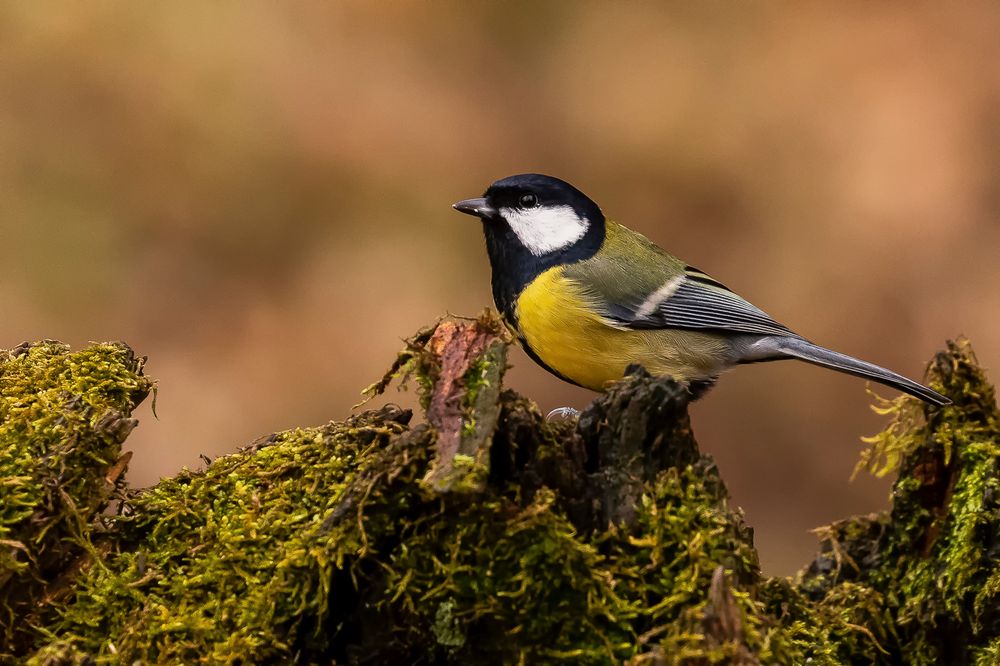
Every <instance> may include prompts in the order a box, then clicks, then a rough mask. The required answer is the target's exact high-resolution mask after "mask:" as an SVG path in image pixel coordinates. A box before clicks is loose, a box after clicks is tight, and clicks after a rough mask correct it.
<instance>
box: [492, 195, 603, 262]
mask: <svg viewBox="0 0 1000 666" xmlns="http://www.w3.org/2000/svg"><path fill="white" fill-rule="evenodd" d="M500 214H501V215H503V218H504V219H505V220H507V224H509V225H510V228H511V231H513V232H514V233H515V234H516V235H517V238H518V240H520V241H521V244H522V245H524V247H526V248H528V251H529V252H531V254H533V255H535V256H536V257H540V256H542V255H543V254H548V253H549V252H554V251H556V250H561V249H563V248H565V247H569V246H570V245H572V244H573V243H575V242H577V241H578V240H580V239H581V238H583V235H584V234H585V233H587V227H588V223H587V221H586V220H584V219H581V218H580V216H578V215H577V214H576V211H574V210H573V207H572V206H542V207H540V208H530V209H528V210H523V209H520V208H501V209H500Z"/></svg>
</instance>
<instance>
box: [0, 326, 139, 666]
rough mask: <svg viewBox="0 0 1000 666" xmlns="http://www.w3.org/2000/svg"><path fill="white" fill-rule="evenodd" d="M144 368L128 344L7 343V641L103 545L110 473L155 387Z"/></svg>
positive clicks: (3, 600) (3, 385)
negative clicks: (63, 574)
mask: <svg viewBox="0 0 1000 666" xmlns="http://www.w3.org/2000/svg"><path fill="white" fill-rule="evenodd" d="M142 365H143V359H137V358H136V357H135V355H134V354H133V353H132V350H131V349H129V348H128V347H127V346H125V345H123V344H120V343H106V344H97V345H93V346H91V347H89V348H87V349H84V350H81V351H77V352H71V351H70V350H69V348H68V347H67V346H65V345H62V344H59V343H57V342H51V341H46V342H42V343H37V344H27V343H25V344H23V345H20V346H19V347H16V348H14V349H12V350H9V351H8V350H0V648H2V647H3V646H9V645H10V644H11V641H13V640H14V638H15V636H14V634H15V632H17V631H22V630H24V629H25V628H26V627H25V622H24V621H25V620H26V619H27V618H26V617H25V616H26V614H27V613H28V612H29V610H30V609H31V605H30V604H31V603H32V601H33V599H34V598H35V597H36V596H37V595H40V594H42V593H43V592H44V590H45V586H44V583H45V581H46V579H47V578H49V577H51V576H52V574H53V572H58V571H59V570H60V569H61V568H63V567H65V566H66V565H67V564H68V563H69V561H70V560H71V559H72V558H73V557H75V556H77V555H78V554H80V553H81V552H82V551H85V550H92V549H93V546H92V545H91V539H90V537H91V533H92V531H93V527H94V526H93V521H94V518H95V516H97V515H98V514H99V512H100V511H101V510H103V508H104V507H105V505H106V504H107V501H108V499H109V497H110V496H111V493H112V491H113V490H114V487H115V483H116V482H117V481H118V478H117V475H116V477H115V478H114V479H111V480H110V481H109V480H107V479H106V478H105V477H106V476H107V475H108V473H109V470H110V469H111V468H112V466H113V465H114V464H115V463H116V462H117V461H118V458H119V455H120V454H121V443H122V441H124V439H125V437H126V436H127V435H128V433H129V432H130V431H131V430H132V428H133V427H134V426H135V423H136V422H135V421H134V420H132V419H130V418H128V417H129V415H130V414H131V412H132V410H133V409H134V407H135V406H136V405H137V404H138V403H139V402H140V401H141V400H142V399H143V398H144V397H145V396H146V394H147V393H148V392H149V391H150V389H151V388H152V384H151V382H150V380H149V379H148V378H146V377H145V376H143V374H142ZM3 652H4V650H3V649H0V653H3Z"/></svg>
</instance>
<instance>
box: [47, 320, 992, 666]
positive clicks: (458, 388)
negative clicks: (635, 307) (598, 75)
mask: <svg viewBox="0 0 1000 666" xmlns="http://www.w3.org/2000/svg"><path fill="white" fill-rule="evenodd" d="M495 338H496V328H495V326H493V324H491V323H490V322H484V321H483V320H480V321H479V322H472V323H465V324H448V325H445V324H442V325H441V326H440V327H438V328H436V329H433V330H430V331H428V332H425V333H424V334H422V335H421V336H420V337H418V338H417V339H415V340H412V341H411V342H410V343H409V345H408V348H407V350H406V352H404V355H405V358H404V361H403V362H404V363H408V364H409V366H408V370H409V371H410V372H412V373H414V374H415V375H417V376H416V379H417V380H418V382H419V383H420V385H421V386H422V387H423V390H424V391H425V392H426V394H425V396H424V398H425V399H424V404H425V406H426V409H427V411H428V423H426V424H421V425H417V426H412V427H411V426H410V425H409V421H410V414H409V412H406V411H403V410H400V409H399V408H396V407H393V406H388V407H385V408H383V409H381V410H378V411H372V412H366V413H364V414H361V415H358V416H355V417H352V418H350V419H348V420H346V421H343V422H337V423H330V424H328V425H326V426H323V427H321V428H311V429H299V430H294V431H289V432H285V433H279V434H277V435H272V436H271V437H269V438H267V439H264V440H261V441H259V442H257V443H255V444H254V445H252V446H250V447H248V448H247V449H244V450H243V451H240V452H239V453H237V454H234V455H232V456H227V457H224V458H220V459H218V460H216V461H214V462H213V463H212V464H211V465H209V466H208V468H207V469H205V470H204V471H200V472H187V471H185V472H183V473H182V474H180V475H178V476H177V477H175V478H173V479H167V480H165V481H163V482H161V483H160V484H159V485H158V486H156V487H155V488H153V489H150V490H148V491H146V492H143V493H138V494H132V495H130V496H129V497H128V498H127V499H126V501H125V503H124V505H123V511H122V513H121V514H120V515H119V516H116V517H114V518H113V519H111V520H110V523H109V525H108V528H107V531H106V534H105V535H104V536H103V538H102V547H101V548H100V549H99V550H95V551H94V552H93V553H92V554H91V558H92V560H93V565H92V566H90V567H84V568H82V569H80V570H79V573H77V574H76V575H75V576H74V577H73V578H72V581H71V583H70V584H69V585H68V589H69V592H68V593H67V594H65V595H63V596H61V597H60V598H59V599H57V600H55V601H54V602H53V603H52V605H53V606H54V608H55V610H56V611H57V612H56V613H55V614H54V615H51V616H50V619H49V621H48V622H47V624H46V625H45V627H44V628H43V629H42V633H41V634H40V635H39V637H38V640H37V641H36V644H35V646H34V648H35V652H34V653H33V655H32V656H31V661H32V662H34V663H37V664H55V663H74V662H83V661H86V660H97V661H98V662H129V663H131V662H136V661H139V662H146V663H153V662H171V663H179V662H181V663H187V662H193V661H212V662H215V661H220V662H243V663H245V662H248V661H250V662H259V661H272V662H286V661H293V660H294V661H297V662H304V663H313V662H316V663H318V662H323V663H330V662H331V661H334V662H336V663H358V664H361V663H390V664H392V663H525V664H527V663H553V662H564V663H574V664H576V663H583V664H587V663H592V664H610V663H623V662H625V663H630V664H657V665H660V664H697V665H701V664H715V663H726V664H802V663H812V664H829V665H833V664H845V663H857V664H865V663H884V664H898V663H970V664H972V663H977V664H986V663H993V661H991V660H993V659H994V658H995V657H996V656H997V655H998V654H1000V648H998V647H997V646H998V644H1000V638H998V636H1000V626H998V623H1000V619H998V615H1000V612H998V611H997V608H998V604H997V598H996V595H997V594H998V592H1000V573H998V569H997V566H996V562H997V559H998V552H997V551H998V549H1000V546H998V544H1000V532H998V530H1000V512H998V508H997V497H1000V496H998V495H997V492H996V491H997V488H996V484H997V479H998V474H997V464H998V463H997V460H998V453H1000V452H998V451H996V449H995V447H996V446H997V445H998V441H1000V435H998V433H997V430H996V428H997V418H996V406H995V404H993V403H992V393H991V389H990V388H989V386H988V384H986V383H985V378H984V377H983V376H982V373H981V372H980V371H979V369H978V366H976V364H975V360H974V357H973V356H972V354H971V351H970V350H969V349H968V347H967V346H965V345H961V344H960V345H955V346H952V347H951V348H950V349H949V350H948V352H947V353H945V354H942V355H940V356H939V357H938V359H937V360H936V363H935V365H934V370H933V373H932V381H933V382H934V383H935V384H936V385H937V387H938V388H940V389H942V390H944V392H945V393H946V394H947V395H949V396H950V397H952V398H953V399H954V400H955V404H954V405H953V406H950V407H948V408H946V409H944V410H928V411H920V410H919V409H918V408H917V407H916V406H915V403H914V402H913V401H911V400H909V399H906V400H902V401H899V402H898V403H894V405H893V408H892V414H893V415H894V419H895V420H894V422H893V425H892V426H891V427H890V428H889V430H888V431H887V433H888V434H886V435H883V436H882V437H881V438H880V439H879V440H878V441H877V442H876V446H877V447H878V448H877V449H876V450H875V451H874V452H872V453H871V454H870V457H869V460H872V461H875V460H877V461H880V462H879V463H878V465H879V467H880V468H881V467H884V465H885V462H886V461H889V463H890V464H896V465H898V467H899V470H900V479H899V481H898V482H897V484H896V487H895V490H894V495H893V508H892V510H891V511H888V512H885V513H884V514H879V515H875V516H867V517H856V518H851V519H847V520H844V521H841V522H839V523H836V524H834V525H831V526H829V527H827V528H824V529H822V530H820V531H819V533H820V538H821V543H822V548H823V550H822V552H821V553H820V555H819V556H818V557H817V559H816V560H815V561H814V562H813V563H812V564H811V565H810V567H809V568H808V569H807V570H806V571H804V572H803V574H802V575H801V576H800V579H799V580H797V581H790V580H784V579H768V578H765V577H763V576H761V575H760V572H759V570H758V567H757V556H756V552H755V550H754V548H753V538H752V532H751V530H750V529H749V528H748V527H747V526H746V525H745V524H744V521H743V517H742V514H741V512H740V511H739V510H738V509H736V508H734V507H732V506H730V503H729V498H728V494H727V492H726V489H725V485H724V483H723V482H722V479H721V478H720V477H719V474H718V471H717V469H716V468H715V465H714V464H713V462H712V460H711V459H710V458H709V457H707V456H704V455H702V454H701V453H700V452H699V451H698V449H697V445H696V443H695V441H694V438H693V435H692V433H691V427H690V422H689V420H688V417H687V400H688V394H687V392H686V391H685V390H684V389H683V388H681V387H679V386H678V385H676V384H674V383H673V382H671V381H670V380H666V379H655V378H652V377H650V376H649V375H647V374H646V373H645V372H643V371H642V370H641V369H633V370H632V372H631V374H630V375H629V376H628V377H626V378H625V379H624V380H623V381H622V382H620V383H618V384H617V385H616V386H614V387H612V388H611V389H610V390H609V391H608V392H607V393H606V394H604V395H602V396H600V397H598V398H597V400H595V402H594V403H593V404H592V405H591V406H590V407H589V408H588V409H587V410H586V411H585V412H584V413H583V414H581V416H580V418H579V420H578V421H577V422H576V423H567V422H557V423H548V422H545V421H544V420H543V419H542V417H541V415H540V414H539V412H538V410H537V408H536V407H535V406H534V404H532V403H531V402H530V401H528V400H527V399H525V398H523V397H521V396H518V395H517V394H515V393H513V392H511V391H505V390H501V386H500V375H499V373H502V371H503V366H504V364H503V356H502V355H499V356H498V355H496V354H497V348H496V347H495V346H494V342H495V341H496V340H495ZM491 354H492V355H491ZM415 359H419V362H415V361H414V360H415ZM397 370H398V368H397ZM494 372H495V373H498V374H497V375H496V378H495V379H494V377H493V376H492V374H491V373H494ZM484 415H485V418H483V417H484ZM470 419H475V420H474V424H473V426H471V427H470V426H469V425H468V424H469V420H470ZM484 424H489V427H486V426H485V425H484ZM463 435H464V436H465V437H463ZM466 444H470V446H471V448H470V449H463V448H462V447H464V446H466ZM448 447H451V448H448ZM449 451H450V455H449V454H448V452H449ZM442 466H445V467H446V468H447V470H448V474H449V475H457V476H458V477H463V478H469V479H473V480H474V483H473V482H470V483H460V484H445V485H442V484H440V483H437V482H434V483H429V482H428V480H429V479H435V477H434V476H433V474H432V472H433V471H434V470H440V469H442ZM449 478H451V476H448V475H445V476H440V477H436V481H440V480H441V479H449ZM942 631H943V632H947V633H941V632H942ZM955 637H957V640H958V641H960V643H954V642H952V641H953V640H956V639H955Z"/></svg>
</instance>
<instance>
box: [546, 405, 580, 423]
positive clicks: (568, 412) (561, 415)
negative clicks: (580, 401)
mask: <svg viewBox="0 0 1000 666" xmlns="http://www.w3.org/2000/svg"><path fill="white" fill-rule="evenodd" d="M579 415H580V410H579V409H573V408H572V407H556V408H555V409H553V410H552V411H551V412H549V413H548V415H547V416H546V417H545V420H546V421H555V420H556V419H562V420H565V421H570V420H572V419H575V418H576V417H578V416H579Z"/></svg>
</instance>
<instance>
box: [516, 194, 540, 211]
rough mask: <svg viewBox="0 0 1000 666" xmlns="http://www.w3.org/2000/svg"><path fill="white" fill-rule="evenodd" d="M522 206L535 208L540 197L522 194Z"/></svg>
mask: <svg viewBox="0 0 1000 666" xmlns="http://www.w3.org/2000/svg"><path fill="white" fill-rule="evenodd" d="M520 203H521V208H534V207H535V206H537V205H538V197H536V196H535V195H534V194H523V195H521V201H520Z"/></svg>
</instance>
